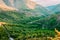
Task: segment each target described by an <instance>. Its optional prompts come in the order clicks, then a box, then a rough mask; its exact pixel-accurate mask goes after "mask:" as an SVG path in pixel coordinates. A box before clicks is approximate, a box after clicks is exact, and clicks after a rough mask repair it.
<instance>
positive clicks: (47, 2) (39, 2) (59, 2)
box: [33, 0, 60, 7]
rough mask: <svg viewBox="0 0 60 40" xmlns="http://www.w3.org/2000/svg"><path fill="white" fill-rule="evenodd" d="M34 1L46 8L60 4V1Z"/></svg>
mask: <svg viewBox="0 0 60 40" xmlns="http://www.w3.org/2000/svg"><path fill="white" fill-rule="evenodd" d="M33 1H35V2H37V3H38V4H40V5H42V6H45V7H46V6H51V5H56V4H60V0H33Z"/></svg>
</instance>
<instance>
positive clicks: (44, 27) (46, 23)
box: [0, 10, 60, 40]
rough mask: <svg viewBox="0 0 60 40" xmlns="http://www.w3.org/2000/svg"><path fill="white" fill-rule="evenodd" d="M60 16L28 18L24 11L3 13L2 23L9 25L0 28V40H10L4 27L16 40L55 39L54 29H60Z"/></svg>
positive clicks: (1, 14)
mask: <svg viewBox="0 0 60 40" xmlns="http://www.w3.org/2000/svg"><path fill="white" fill-rule="evenodd" d="M28 11H30V10H27V12H28ZM59 15H60V14H54V15H50V16H46V17H45V16H32V15H30V16H28V15H27V14H26V12H22V11H21V12H15V11H1V12H0V22H6V23H7V24H5V25H4V26H0V40H9V38H8V35H7V33H6V31H5V29H4V27H6V28H7V30H8V32H9V34H10V36H11V37H12V38H14V40H47V37H55V32H54V28H57V29H58V30H59V28H60V22H59V20H58V19H59V18H58V17H59Z"/></svg>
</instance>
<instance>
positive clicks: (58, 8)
mask: <svg viewBox="0 0 60 40" xmlns="http://www.w3.org/2000/svg"><path fill="white" fill-rule="evenodd" d="M47 8H48V9H49V10H51V11H54V12H60V4H57V5H52V6H48V7H47Z"/></svg>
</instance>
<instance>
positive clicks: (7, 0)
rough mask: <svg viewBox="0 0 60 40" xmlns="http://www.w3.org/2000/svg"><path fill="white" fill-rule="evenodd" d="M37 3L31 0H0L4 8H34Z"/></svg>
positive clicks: (0, 6)
mask: <svg viewBox="0 0 60 40" xmlns="http://www.w3.org/2000/svg"><path fill="white" fill-rule="evenodd" d="M35 5H36V3H35V2H33V1H31V0H0V8H2V9H4V10H6V9H7V10H16V9H20V8H30V9H34V8H35Z"/></svg>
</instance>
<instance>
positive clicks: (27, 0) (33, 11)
mask: <svg viewBox="0 0 60 40" xmlns="http://www.w3.org/2000/svg"><path fill="white" fill-rule="evenodd" d="M0 6H2V7H0V8H3V9H9V10H11V9H12V10H16V9H18V10H19V11H22V12H23V10H25V11H26V9H28V10H29V11H26V12H25V13H26V14H28V15H33V16H34V15H36V16H41V15H43V16H47V15H50V14H53V12H52V11H50V10H47V9H46V8H44V7H42V6H41V5H38V4H37V3H35V2H33V1H31V0H0Z"/></svg>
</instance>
